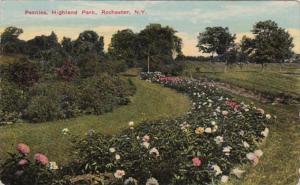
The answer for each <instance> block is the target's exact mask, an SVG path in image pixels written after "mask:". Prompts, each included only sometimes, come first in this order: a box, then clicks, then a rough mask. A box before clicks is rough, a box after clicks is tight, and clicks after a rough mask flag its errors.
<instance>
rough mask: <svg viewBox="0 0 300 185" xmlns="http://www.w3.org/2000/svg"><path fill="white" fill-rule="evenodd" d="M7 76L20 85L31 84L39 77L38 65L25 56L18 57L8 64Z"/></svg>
mask: <svg viewBox="0 0 300 185" xmlns="http://www.w3.org/2000/svg"><path fill="white" fill-rule="evenodd" d="M6 76H7V78H8V80H9V81H11V82H15V83H16V84H18V85H20V86H32V85H33V84H34V83H36V82H37V81H38V80H39V78H40V74H39V65H38V64H36V63H34V62H32V61H29V60H28V59H26V58H20V59H18V60H17V61H16V62H13V63H11V64H9V65H8V69H7V75H6Z"/></svg>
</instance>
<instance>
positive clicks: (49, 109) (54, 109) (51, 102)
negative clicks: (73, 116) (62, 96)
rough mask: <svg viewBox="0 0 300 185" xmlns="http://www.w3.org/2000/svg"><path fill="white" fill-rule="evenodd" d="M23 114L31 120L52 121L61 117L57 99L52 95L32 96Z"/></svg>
mask: <svg viewBox="0 0 300 185" xmlns="http://www.w3.org/2000/svg"><path fill="white" fill-rule="evenodd" d="M24 116H25V118H26V119H28V120H29V121H31V122H44V121H52V120H56V119H59V118H60V117H62V116H61V112H60V107H59V105H58V102H57V99H56V98H55V97H52V96H34V97H32V99H31V101H30V102H29V105H28V107H27V108H26V109H25V115H24Z"/></svg>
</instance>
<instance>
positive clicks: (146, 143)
mask: <svg viewBox="0 0 300 185" xmlns="http://www.w3.org/2000/svg"><path fill="white" fill-rule="evenodd" d="M142 145H143V146H144V147H145V148H147V149H148V148H149V146H150V143H148V142H143V144H142Z"/></svg>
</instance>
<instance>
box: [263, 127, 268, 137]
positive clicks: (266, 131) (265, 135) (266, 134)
mask: <svg viewBox="0 0 300 185" xmlns="http://www.w3.org/2000/svg"><path fill="white" fill-rule="evenodd" d="M261 135H263V136H264V137H268V135H269V129H268V128H267V127H266V128H265V130H264V131H262V132H261Z"/></svg>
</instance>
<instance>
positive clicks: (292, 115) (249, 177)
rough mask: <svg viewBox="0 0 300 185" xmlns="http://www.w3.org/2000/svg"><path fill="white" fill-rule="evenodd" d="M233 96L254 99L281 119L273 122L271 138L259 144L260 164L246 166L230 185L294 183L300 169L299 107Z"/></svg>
mask: <svg viewBox="0 0 300 185" xmlns="http://www.w3.org/2000/svg"><path fill="white" fill-rule="evenodd" d="M234 96H235V97H236V98H237V99H238V100H240V101H245V102H248V103H249V102H254V103H255V104H256V105H257V106H259V107H262V108H263V109H265V110H266V111H267V112H268V113H271V114H272V115H276V116H277V117H278V119H277V121H276V122H275V123H274V125H270V134H269V137H268V138H267V140H265V141H264V142H263V143H262V144H261V146H260V148H261V149H262V150H263V152H264V155H263V157H262V158H261V160H260V163H259V164H258V165H257V166H255V167H253V166H249V165H248V166H247V165H245V166H244V169H246V173H245V176H244V178H243V179H236V178H234V177H233V178H230V181H229V183H228V185H295V184H296V183H297V182H298V179H299V173H298V169H299V168H300V160H299V157H300V124H299V121H300V118H299V116H298V114H299V110H300V106H299V105H283V104H277V105H272V104H262V103H260V102H257V101H254V100H251V99H248V98H244V97H240V96H236V95H234Z"/></svg>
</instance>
